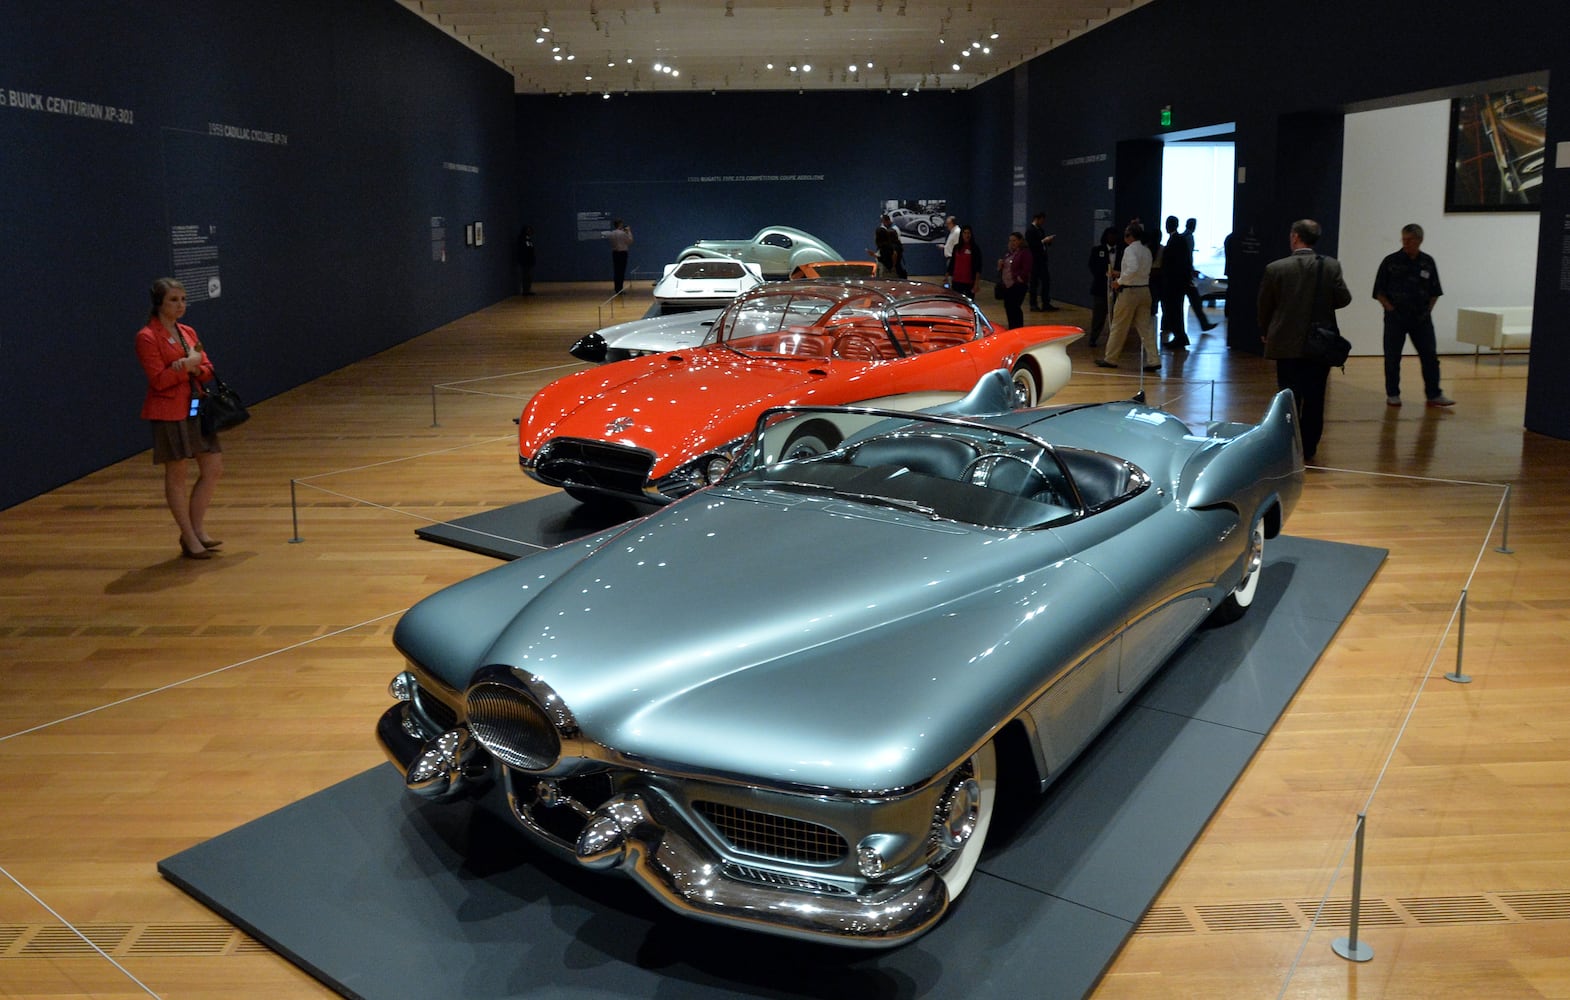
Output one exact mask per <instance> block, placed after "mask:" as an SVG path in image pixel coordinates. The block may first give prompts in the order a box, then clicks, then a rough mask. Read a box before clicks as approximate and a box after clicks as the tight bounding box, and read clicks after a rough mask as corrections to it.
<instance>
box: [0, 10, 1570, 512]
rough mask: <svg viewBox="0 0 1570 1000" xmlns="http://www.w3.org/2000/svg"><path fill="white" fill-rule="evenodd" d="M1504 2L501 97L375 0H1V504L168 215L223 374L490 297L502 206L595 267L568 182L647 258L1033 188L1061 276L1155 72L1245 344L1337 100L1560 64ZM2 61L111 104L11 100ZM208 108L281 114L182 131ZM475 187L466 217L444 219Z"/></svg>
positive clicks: (112, 452) (1249, 13) (1555, 353)
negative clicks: (83, 108) (985, 63)
mask: <svg viewBox="0 0 1570 1000" xmlns="http://www.w3.org/2000/svg"><path fill="white" fill-rule="evenodd" d="M1528 20H1533V19H1528ZM1535 20H1536V23H1534V24H1532V25H1531V26H1530V27H1529V28H1525V29H1524V28H1522V27H1521V21H1520V19H1511V18H1503V17H1488V16H1482V15H1479V14H1478V11H1477V8H1476V6H1475V5H1459V4H1441V5H1428V6H1426V7H1423V8H1422V9H1421V10H1414V9H1413V8H1411V7H1410V6H1409V5H1380V4H1367V3H1364V2H1361V0H1322V2H1320V3H1318V4H1315V5H1312V6H1311V7H1305V6H1302V5H1294V4H1287V3H1279V2H1277V3H1258V2H1257V0H1202V2H1195V0H1186V2H1184V3H1178V2H1177V0H1155V2H1153V3H1150V4H1147V5H1146V6H1143V7H1140V8H1139V9H1137V10H1134V11H1131V12H1130V13H1128V14H1125V15H1123V16H1121V17H1119V18H1117V19H1116V20H1115V21H1113V22H1111V23H1110V24H1108V25H1106V26H1104V27H1101V28H1098V29H1096V30H1095V31H1093V32H1090V33H1088V34H1086V35H1084V36H1081V37H1080V38H1078V39H1075V40H1074V41H1071V42H1068V43H1066V44H1064V45H1061V46H1059V47H1058V48H1056V49H1054V50H1053V51H1051V52H1050V53H1048V54H1046V55H1044V56H1042V57H1040V58H1038V59H1035V60H1033V61H1032V62H1031V63H1029V64H1028V65H1027V66H1026V67H1023V68H1021V69H1020V70H1017V71H1014V72H1012V73H1009V74H1005V75H1004V76H1003V77H1000V78H998V79H995V80H993V81H990V82H988V83H986V84H984V85H982V86H980V87H978V88H976V89H975V90H973V91H969V92H967V93H963V94H949V93H930V92H929V93H920V94H914V95H911V96H909V97H904V96H901V95H898V94H882V93H832V94H823V93H812V94H805V95H798V94H788V93H786V94H778V93H732V94H719V95H711V94H648V95H632V96H626V97H623V96H616V97H613V98H612V99H611V100H602V99H600V98H591V97H583V96H576V97H518V98H514V97H513V96H512V94H511V87H510V81H509V79H508V77H507V76H506V74H505V73H503V72H502V71H500V70H498V69H496V68H495V67H494V66H491V65H490V64H489V63H487V62H486V61H484V60H483V59H481V58H480V57H478V56H476V55H474V54H473V53H470V52H469V51H467V50H466V49H464V48H463V47H462V46H461V45H459V44H458V43H457V42H455V41H453V40H451V39H449V38H447V37H446V36H444V35H443V34H442V33H441V32H440V31H438V30H437V29H435V28H432V27H431V26H430V25H428V24H426V23H425V22H424V21H422V20H420V19H419V18H417V17H415V16H414V15H412V14H410V13H408V12H407V11H404V10H403V9H402V8H401V7H399V6H398V5H396V4H394V3H391V2H390V0H338V2H335V3H332V4H317V3H312V2H308V0H279V2H277V3H274V4H267V5H257V4H208V3H201V2H198V0H184V2H176V0H154V2H150V3H147V4H142V5H138V6H136V7H134V8H131V7H126V6H124V5H121V4H115V3H111V2H109V0H62V2H57V3H54V4H50V5H47V6H45V5H39V4H24V3H21V2H18V0H0V22H3V24H4V30H3V31H0V98H5V100H3V101H0V149H3V150H4V155H3V159H0V241H3V245H4V249H3V251H0V252H3V253H4V255H5V258H4V262H5V268H6V271H5V273H6V276H7V288H8V289H11V290H12V295H13V301H14V302H16V303H17V305H18V307H19V309H18V312H19V321H17V322H13V323H12V324H11V328H10V329H9V330H8V331H7V332H6V333H5V334H4V335H3V336H4V337H5V338H6V341H5V343H6V345H7V347H8V348H9V352H8V353H9V356H10V357H11V358H12V359H13V363H12V364H11V365H8V366H6V368H5V369H3V370H0V393H3V394H4V395H3V398H4V399H5V400H6V401H7V402H8V403H9V404H10V405H9V407H8V413H9V414H10V415H11V416H10V417H9V418H8V420H7V427H6V433H5V434H4V435H0V439H3V441H4V444H3V445H0V448H3V451H0V461H3V463H4V468H5V469H6V470H7V475H6V476H5V477H4V480H3V486H0V506H9V505H10V504H13V503H16V502H19V501H20V500H23V499H26V498H28V497H31V496H33V495H36V494H37V493H39V492H42V491H44V490H47V489H49V488H51V487H53V486H56V485H59V484H60V483H63V482H67V481H69V480H71V479H73V478H76V477H78V476H80V475H83V474H84V473H87V472H90V471H93V470H95V469H97V468H100V467H102V466H103V465H105V464H108V463H110V462H113V461H116V460H118V459H120V458H123V457H125V456H127V455H129V454H133V453H135V452H137V451H140V450H143V449H144V448H145V447H146V445H147V439H146V431H145V429H144V428H143V426H142V424H141V423H140V421H138V420H137V419H136V412H137V409H138V407H139V405H140V400H141V394H142V390H141V377H140V372H139V371H138V370H137V368H136V366H135V363H134V360H133V358H132V352H131V336H132V334H133V333H134V332H135V330H136V329H137V327H139V326H140V325H141V323H142V322H143V320H144V317H145V310H146V307H145V305H144V302H145V295H146V287H147V284H148V282H149V280H150V279H151V278H153V277H155V276H157V275H159V274H163V273H167V272H168V271H170V270H171V266H172V265H171V260H170V259H171V246H170V237H169V227H170V226H171V225H174V224H182V223H183V224H201V225H214V226H217V227H218V245H219V249H220V264H221V268H222V277H223V295H222V297H221V298H219V299H216V300H213V301H209V302H199V303H197V304H195V305H194V306H193V307H192V309H191V312H190V315H189V319H190V321H191V322H192V323H193V325H195V326H196V327H197V328H198V330H199V331H201V332H202V334H203V335H204V337H205V339H206V340H207V341H208V343H209V345H210V346H211V348H212V350H213V353H214V356H215V357H216V359H217V361H218V362H219V364H220V366H221V367H222V369H223V370H224V372H225V374H226V375H228V376H230V377H231V379H232V380H233V381H235V382H237V383H238V384H239V386H240V388H241V389H243V390H244V391H245V392H246V394H247V395H248V396H249V397H250V398H252V399H261V398H265V397H267V396H270V395H273V394H275V393H278V392H281V391H283V390H285V389H288V388H290V387H292V386H295V385H298V384H300V383H302V382H304V381H307V380H309V379H310V378H313V377H315V376H316V375H319V374H321V373H324V372H327V371H331V370H333V369H335V368H338V367H340V366H342V365H344V364H348V363H349V362H352V361H355V360H358V359H360V358H363V357H366V356H368V355H370V354H373V353H375V352H377V351H379V350H383V349H385V348H386V347H389V346H391V345H393V344H396V343H399V342H402V341H403V340H406V339H408V338H409V337H411V336H414V335H417V334H419V333H421V332H423V331H425V330H428V329H431V328H433V327H435V326H438V325H440V324H442V323H444V322H447V321H449V320H451V319H454V318H456V317H458V316H461V315H464V314H466V313H468V312H471V311H473V310H474V309H478V308H481V307H483V306H486V305H489V304H491V303H492V302H495V301H496V300H498V299H500V298H503V297H505V296H506V295H507V294H508V293H509V291H510V290H511V289H512V287H513V286H512V279H511V273H510V268H511V252H512V244H513V239H514V237H515V236H516V233H517V228H518V226H519V225H520V224H521V223H530V224H532V225H533V226H534V228H535V230H536V243H537V245H538V247H539V254H540V262H539V266H538V269H537V273H536V277H537V278H538V279H540V280H557V279H566V280H584V279H595V278H601V277H603V278H604V279H605V280H606V283H607V288H608V286H609V262H608V259H607V258H608V253H607V251H606V247H605V245H604V243H603V242H601V241H600V240H598V239H591V240H580V239H579V238H578V237H579V216H580V213H596V212H603V213H607V214H609V215H613V216H623V217H625V218H627V219H628V220H629V221H630V222H631V223H632V224H633V226H634V229H635V231H636V233H637V244H636V246H635V248H634V253H633V262H632V263H633V267H634V269H635V271H636V272H637V273H638V274H639V276H640V277H653V275H654V274H655V273H656V272H657V271H658V269H659V268H660V267H661V266H662V265H663V264H664V263H666V262H668V261H669V260H671V259H672V258H673V256H674V254H675V253H676V252H677V251H679V250H680V249H681V247H683V246H685V245H686V244H688V243H689V242H691V241H693V240H695V239H699V238H703V237H719V238H729V237H745V236H750V235H751V234H752V233H753V232H755V231H756V230H757V229H759V228H762V227H764V226H768V225H780V224H783V225H794V226H797V227H800V228H803V229H806V230H807V231H809V232H812V233H814V234H816V235H818V236H820V237H822V238H823V239H825V240H826V241H828V242H829V243H830V245H832V246H834V247H835V248H836V249H838V250H839V251H840V252H841V253H843V254H844V255H845V256H847V257H858V256H861V255H862V254H863V253H864V251H865V250H866V248H867V247H868V245H869V244H870V243H871V235H872V228H873V225H874V222H875V217H876V214H877V210H878V207H879V206H880V204H881V203H882V201H883V200H884V199H888V198H896V199H928V198H945V199H948V200H949V202H950V204H951V207H952V210H953V211H954V212H955V214H957V215H959V216H960V217H961V219H963V220H965V221H968V222H970V223H971V224H972V225H974V227H975V229H976V233H977V237H978V239H979V240H980V241H981V243H982V246H983V249H984V250H985V251H986V252H987V253H989V254H991V253H993V252H996V251H998V250H1001V248H1002V245H1003V242H1004V236H1005V235H1006V234H1007V232H1008V231H1009V230H1010V229H1013V228H1017V227H1019V226H1021V225H1022V224H1023V223H1024V222H1025V219H1026V216H1027V215H1028V213H1029V211H1034V210H1036V209H1038V208H1039V209H1044V210H1045V211H1046V212H1047V213H1048V225H1049V228H1050V229H1052V230H1054V231H1056V232H1057V233H1058V236H1059V240H1058V244H1057V246H1056V247H1055V248H1054V249H1053V251H1052V261H1053V264H1052V267H1053V274H1054V279H1055V280H1054V286H1053V294H1054V297H1058V298H1063V299H1065V300H1067V301H1070V302H1083V301H1084V300H1085V288H1084V285H1085V282H1083V281H1082V280H1081V274H1082V268H1083V263H1082V258H1083V256H1084V253H1083V250H1082V246H1083V247H1088V246H1089V244H1090V242H1091V241H1092V240H1093V239H1094V237H1095V235H1096V233H1095V223H1094V221H1093V220H1094V219H1095V217H1096V216H1095V213H1097V212H1103V213H1112V215H1113V218H1114V219H1115V221H1116V222H1117V223H1119V224H1121V222H1122V221H1124V217H1125V216H1127V215H1131V214H1140V215H1142V216H1150V217H1151V218H1153V217H1154V215H1155V212H1156V210H1157V208H1156V206H1157V205H1158V204H1159V201H1158V200H1157V199H1158V197H1159V192H1158V190H1157V187H1158V185H1159V181H1156V180H1153V175H1152V173H1151V171H1150V170H1149V169H1148V162H1147V161H1148V157H1145V156H1143V155H1141V154H1140V152H1139V151H1140V150H1142V149H1144V148H1146V147H1147V146H1148V144H1149V142H1150V140H1152V139H1154V138H1156V137H1158V136H1159V135H1160V134H1161V132H1162V131H1163V130H1162V129H1161V128H1160V126H1159V124H1158V115H1159V111H1160V109H1161V107H1162V106H1164V105H1168V104H1170V105H1171V106H1172V108H1173V114H1174V122H1173V125H1172V129H1175V130H1186V129H1190V128H1196V127H1201V126H1206V125H1213V124H1217V123H1222V122H1235V123H1236V133H1235V138H1236V142H1237V162H1238V165H1239V166H1240V167H1242V168H1244V169H1245V170H1246V171H1247V176H1248V179H1247V183H1246V184H1244V185H1242V186H1240V187H1239V189H1238V192H1237V208H1236V213H1235V218H1234V219H1233V220H1231V223H1232V226H1233V228H1235V229H1237V230H1238V231H1240V232H1249V231H1252V232H1254V233H1255V234H1256V235H1257V236H1258V237H1259V240H1260V247H1261V249H1260V252H1259V253H1258V255H1257V256H1255V257H1251V258H1244V259H1243V260H1242V261H1240V262H1239V264H1238V266H1236V267H1235V268H1234V271H1233V274H1232V279H1233V291H1234V298H1235V300H1236V301H1237V302H1239V303H1242V304H1243V308H1242V309H1236V308H1235V309H1234V310H1233V314H1232V318H1233V322H1232V324H1230V327H1231V332H1232V336H1233V338H1234V345H1235V346H1239V347H1244V348H1248V347H1250V346H1251V345H1252V344H1253V343H1254V342H1256V339H1257V338H1256V335H1255V332H1254V331H1253V330H1252V329H1251V328H1250V322H1251V320H1250V318H1249V315H1248V314H1249V311H1250V310H1249V309H1248V305H1247V304H1248V303H1250V302H1252V299H1253V288H1254V287H1255V283H1257V276H1258V273H1259V271H1260V270H1261V269H1262V268H1263V265H1264V263H1265V262H1266V261H1268V260H1269V259H1271V258H1272V257H1274V256H1276V255H1277V252H1278V251H1279V250H1280V249H1281V244H1282V241H1283V238H1284V233H1285V231H1286V227H1287V225H1288V224H1289V223H1290V221H1291V220H1292V219H1294V218H1299V217H1301V216H1305V215H1309V216H1314V217H1317V218H1319V219H1321V221H1323V222H1325V223H1326V224H1327V226H1328V227H1329V229H1330V233H1329V235H1328V236H1327V242H1326V248H1327V249H1330V250H1331V252H1334V246H1335V240H1336V231H1337V229H1338V223H1339V219H1338V214H1339V203H1340V189H1341V183H1342V179H1341V177H1340V173H1339V172H1340V142H1341V139H1340V134H1341V127H1340V119H1341V115H1342V114H1343V113H1344V112H1345V111H1346V110H1347V109H1348V108H1349V107H1356V106H1359V105H1368V104H1369V103H1371V102H1379V101H1384V100H1387V99H1391V98H1397V97H1399V96H1401V95H1417V94H1421V95H1423V96H1424V98H1425V99H1431V98H1432V97H1434V96H1438V92H1443V91H1447V90H1450V91H1456V92H1459V91H1461V90H1464V89H1466V88H1467V87H1468V85H1470V84H1474V83H1477V82H1481V81H1488V80H1496V79H1500V78H1504V77H1511V76H1518V75H1521V74H1528V73H1543V72H1547V73H1548V74H1549V75H1550V89H1551V90H1552V88H1553V81H1554V80H1555V79H1570V31H1567V29H1566V27H1565V26H1564V24H1563V23H1562V19H1560V18H1554V17H1547V16H1545V17H1542V18H1538V19H1535ZM302 26H317V27H318V28H319V30H315V31H302ZM11 91H15V92H19V93H21V94H22V95H24V96H23V98H22V102H23V104H25V103H26V102H27V100H28V98H27V97H26V95H29V94H31V95H38V96H40V97H54V98H68V99H75V100H81V101H86V102H91V103H93V104H96V105H100V106H114V107H118V108H124V109H128V110H129V111H131V112H132V118H133V120H132V122H131V123H130V124H116V123H111V122H107V121H104V120H100V119H97V118H91V117H79V116H73V115H70V114H61V113H55V112H51V111H38V110H28V109H27V108H25V107H17V106H14V105H13V103H12V101H11V100H10V96H9V95H10V92H11ZM1552 106H1553V108H1554V109H1555V111H1554V113H1553V114H1552V117H1551V119H1550V122H1549V134H1548V146H1549V151H1550V152H1549V156H1550V167H1549V170H1548V172H1547V178H1546V181H1545V183H1544V186H1543V196H1542V213H1543V214H1542V220H1543V222H1542V226H1541V229H1540V244H1539V248H1538V276H1537V295H1536V300H1535V302H1534V306H1535V326H1536V335H1535V336H1534V339H1533V345H1532V365H1531V368H1530V369H1529V376H1528V379H1529V381H1528V396H1527V413H1526V424H1527V426H1528V427H1530V428H1531V429H1533V430H1538V431H1542V432H1544V433H1548V434H1552V435H1555V436H1558V437H1567V438H1570V393H1564V392H1562V391H1560V390H1559V389H1558V386H1559V385H1560V384H1561V383H1562V382H1563V381H1564V380H1565V378H1566V376H1567V374H1570V337H1564V336H1562V335H1561V334H1560V331H1563V330H1564V329H1567V328H1570V278H1566V277H1565V275H1566V274H1570V250H1567V249H1566V248H1565V246H1564V245H1563V238H1564V233H1565V232H1570V178H1567V177H1566V171H1565V170H1563V169H1560V168H1556V167H1554V165H1553V157H1554V153H1555V150H1556V147H1557V144H1558V143H1560V142H1565V141H1570V126H1567V125H1566V122H1567V121H1570V114H1567V113H1566V112H1565V111H1562V110H1558V109H1560V108H1561V107H1562V106H1564V107H1570V101H1565V100H1557V101H1555V102H1553V105H1552ZM214 122H217V123H222V124H227V125H232V126H237V127H244V128H249V129H255V130H266V131H269V132H274V133H281V134H284V135H286V136H287V140H288V141H287V143H286V144H276V143H261V142H254V141H247V140H242V139H234V138H226V137H222V136H214V135H212V134H210V123H214ZM515 135H516V147H515V146H514V136H515ZM1120 149H1121V150H1123V151H1124V152H1125V155H1123V156H1121V157H1120V152H1119V151H1120ZM1120 161H1126V162H1120ZM1391 169H1393V170H1398V169H1400V167H1399V164H1392V167H1391ZM1109 176H1110V177H1115V178H1116V186H1115V188H1113V189H1110V190H1109V189H1108V186H1107V178H1108V177H1109ZM1437 197H1438V195H1437V194H1436V198H1437ZM1437 210H1438V208H1437V206H1436V211H1437ZM436 217H440V218H442V219H445V221H446V224H447V229H448V232H447V242H446V246H447V255H446V260H445V262H441V261H437V260H434V259H433V253H432V231H431V220H432V219H433V218H436ZM476 220H478V221H483V222H484V223H485V224H486V229H487V240H488V244H487V246H485V247H483V248H470V247H466V246H465V245H464V238H463V227H464V225H465V224H466V223H468V222H471V221H476ZM1201 224H1202V225H1203V226H1205V227H1207V228H1211V229H1212V231H1214V230H1222V229H1224V228H1225V223H1224V222H1222V221H1221V220H1215V221H1212V220H1201ZM910 256H911V259H910V267H911V270H912V271H914V272H916V273H931V272H934V271H936V270H937V268H938V267H939V266H940V265H939V261H940V255H939V253H938V251H937V249H936V247H934V246H918V247H912V248H911V250H910ZM80 400H92V401H93V402H92V403H91V404H89V405H90V408H91V410H92V412H93V413H94V414H96V416H95V417H94V418H92V419H84V418H83V416H82V412H81V411H82V410H83V409H84V407H83V406H82V404H81V403H80V402H79V401H80ZM62 432H63V433H62Z"/></svg>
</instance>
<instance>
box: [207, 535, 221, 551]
mask: <svg viewBox="0 0 1570 1000" xmlns="http://www.w3.org/2000/svg"><path fill="white" fill-rule="evenodd" d="M222 544H223V542H222V541H221V540H220V539H217V538H204V539H202V548H204V549H216V548H217V547H218V546H220V545H222Z"/></svg>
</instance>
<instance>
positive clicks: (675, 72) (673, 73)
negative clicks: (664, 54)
mask: <svg viewBox="0 0 1570 1000" xmlns="http://www.w3.org/2000/svg"><path fill="white" fill-rule="evenodd" d="M671 76H681V70H679V69H673V70H671Z"/></svg>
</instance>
